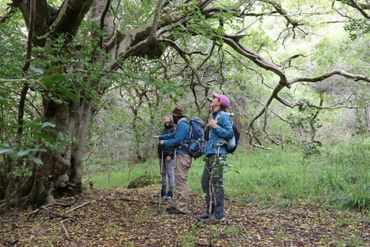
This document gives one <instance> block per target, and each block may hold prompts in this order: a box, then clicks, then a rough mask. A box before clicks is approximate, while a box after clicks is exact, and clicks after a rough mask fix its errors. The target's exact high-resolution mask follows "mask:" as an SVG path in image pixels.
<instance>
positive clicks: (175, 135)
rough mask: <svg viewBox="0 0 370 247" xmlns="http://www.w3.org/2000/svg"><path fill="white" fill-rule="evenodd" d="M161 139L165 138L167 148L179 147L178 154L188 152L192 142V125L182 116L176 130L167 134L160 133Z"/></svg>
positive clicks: (164, 144) (164, 143) (164, 142)
mask: <svg viewBox="0 0 370 247" xmlns="http://www.w3.org/2000/svg"><path fill="white" fill-rule="evenodd" d="M159 140H163V146H164V147H165V148H177V150H176V154H179V155H181V154H184V153H188V149H187V147H188V145H186V144H189V143H190V127H189V123H188V122H187V121H186V118H181V119H180V120H179V122H178V123H177V126H176V131H175V132H172V133H170V134H167V135H160V136H159Z"/></svg>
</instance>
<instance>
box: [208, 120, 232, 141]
mask: <svg viewBox="0 0 370 247" xmlns="http://www.w3.org/2000/svg"><path fill="white" fill-rule="evenodd" d="M213 131H214V132H215V133H216V134H217V135H218V136H219V137H221V138H223V139H226V140H229V139H231V138H232V137H233V135H234V131H233V123H232V122H231V119H230V117H229V116H228V115H226V114H222V115H221V116H220V117H219V118H218V120H217V128H214V129H213Z"/></svg>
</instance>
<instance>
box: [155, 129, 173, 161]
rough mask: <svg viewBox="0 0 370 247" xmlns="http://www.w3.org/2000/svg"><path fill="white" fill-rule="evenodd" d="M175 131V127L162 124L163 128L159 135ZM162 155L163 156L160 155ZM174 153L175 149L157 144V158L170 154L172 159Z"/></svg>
mask: <svg viewBox="0 0 370 247" xmlns="http://www.w3.org/2000/svg"><path fill="white" fill-rule="evenodd" d="M173 132H175V127H172V126H170V125H166V124H165V125H164V129H163V131H162V132H161V135H167V134H171V133H173ZM162 155H163V157H162ZM174 155H175V149H174V148H165V147H164V146H163V145H161V144H158V157H159V159H162V158H163V159H164V158H166V157H167V156H170V157H171V158H172V159H173V158H174Z"/></svg>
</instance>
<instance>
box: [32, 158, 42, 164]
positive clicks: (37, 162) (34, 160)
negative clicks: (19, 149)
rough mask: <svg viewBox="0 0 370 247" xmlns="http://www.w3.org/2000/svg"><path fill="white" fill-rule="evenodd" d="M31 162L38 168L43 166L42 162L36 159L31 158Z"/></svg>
mask: <svg viewBox="0 0 370 247" xmlns="http://www.w3.org/2000/svg"><path fill="white" fill-rule="evenodd" d="M31 160H32V161H33V162H34V163H35V164H36V165H39V166H42V165H43V164H44V162H42V160H41V159H40V158H38V157H31Z"/></svg>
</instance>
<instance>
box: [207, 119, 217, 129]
mask: <svg viewBox="0 0 370 247" xmlns="http://www.w3.org/2000/svg"><path fill="white" fill-rule="evenodd" d="M208 125H209V127H211V128H216V127H217V121H216V120H214V119H210V120H209V121H208Z"/></svg>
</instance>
